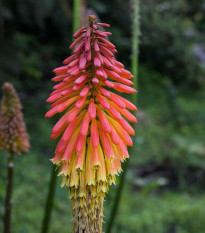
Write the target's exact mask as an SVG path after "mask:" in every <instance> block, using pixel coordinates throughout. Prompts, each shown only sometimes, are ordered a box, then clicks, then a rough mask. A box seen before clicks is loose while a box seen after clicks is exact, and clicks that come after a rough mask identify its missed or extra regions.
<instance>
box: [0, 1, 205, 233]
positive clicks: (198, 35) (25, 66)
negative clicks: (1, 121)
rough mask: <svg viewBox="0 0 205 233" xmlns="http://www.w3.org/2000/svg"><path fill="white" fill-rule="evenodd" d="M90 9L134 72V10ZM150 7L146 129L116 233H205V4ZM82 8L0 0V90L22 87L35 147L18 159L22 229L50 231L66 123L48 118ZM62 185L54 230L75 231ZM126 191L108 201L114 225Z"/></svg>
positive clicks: (17, 214) (143, 104) (143, 97)
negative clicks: (58, 70)
mask: <svg viewBox="0 0 205 233" xmlns="http://www.w3.org/2000/svg"><path fill="white" fill-rule="evenodd" d="M84 3H85V2H84ZM87 6H88V9H87V11H88V12H89V13H88V14H90V13H91V12H92V13H94V14H97V15H98V17H99V19H100V21H101V22H107V23H109V24H111V25H112V28H111V31H112V34H113V35H112V37H111V41H112V42H113V43H114V44H115V45H116V48H117V50H118V54H117V59H118V60H119V61H121V62H123V63H124V64H125V67H126V68H127V69H129V70H130V68H131V67H130V64H131V38H132V37H131V35H132V33H131V26H130V25H131V15H132V14H131V13H132V10H131V5H130V4H127V1H123V0H113V1H108V0H105V1H99V0H95V1H94V0H90V1H87ZM140 8H141V17H140V24H141V36H140V55H139V62H140V65H139V90H138V109H139V110H138V113H137V118H138V126H137V130H136V137H135V138H134V145H135V149H134V152H133V154H132V156H131V160H130V169H129V172H128V174H127V179H126V184H125V188H124V191H123V196H122V199H121V202H120V206H119V212H118V215H117V219H116V222H115V225H114V227H113V233H116V232H118V233H132V232H133V233H138V232H139V233H141V232H144V233H152V232H157V233H196V232H197V233H204V231H205V230H204V229H205V227H204V214H205V210H204V207H203V203H204V201H205V184H204V179H205V158H204V157H205V142H204V126H205V92H204V87H205V78H204V76H205V75H204V74H205V42H204V36H205V3H204V0H198V1H194V0H189V1H188V0H179V1H175V2H173V1H171V0H165V1H162V0H144V1H141V3H140ZM72 9H73V4H72V1H68V0H44V1H42V0H35V1H34V0H30V1H26V0H7V1H0V38H1V39H0V40H1V41H0V77H1V83H0V84H2V83H3V82H5V81H9V82H12V83H13V84H14V86H15V87H16V89H17V91H18V93H19V96H20V98H21V101H22V104H23V106H24V116H25V120H26V124H27V129H28V132H29V135H30V141H31V145H32V149H31V154H30V155H29V157H28V156H24V157H22V158H20V159H19V158H17V159H16V170H15V181H14V182H15V184H14V185H15V187H16V188H15V191H14V194H13V197H14V206H13V226H14V231H13V232H14V233H27V232H28V233H36V232H40V228H41V222H42V218H43V209H44V206H45V200H46V195H47V186H48V181H49V176H50V169H51V163H50V162H49V159H50V158H51V157H52V156H53V151H54V146H55V142H51V141H50V139H49V136H48V135H50V132H51V128H52V125H53V124H54V122H56V119H53V121H52V120H51V121H48V120H46V119H44V114H45V113H46V111H47V110H48V109H49V105H47V106H46V105H45V104H44V103H45V99H46V97H47V96H48V95H49V93H50V91H51V87H52V84H51V82H50V78H52V76H53V74H52V72H51V70H52V69H53V68H54V67H58V66H60V65H61V61H62V60H63V59H64V58H66V57H67V56H68V55H69V53H70V52H69V50H65V48H66V47H67V48H68V47H69V44H70V43H71V41H72V23H73V22H72V17H73V10H72ZM1 94H2V93H1ZM1 96H2V95H1ZM1 154H2V156H1V163H0V190H1V192H0V216H1V217H3V211H4V204H3V203H4V194H5V189H6V185H5V177H6V171H5V169H3V168H5V166H6V156H3V153H1ZM59 185H60V179H57V189H56V196H55V199H54V208H53V212H52V221H51V225H50V231H49V232H51V233H54V232H57V231H61V232H62V233H63V232H67V229H68V227H69V226H70V229H71V227H72V224H71V223H70V222H69V219H70V218H71V207H70V208H69V203H68V200H67V193H68V192H67V191H66V190H63V189H60V188H59V187H58V186H59ZM116 190H117V187H112V190H110V193H109V195H108V197H107V201H106V202H105V216H106V218H105V225H106V224H107V222H108V217H109V213H110V206H111V205H112V203H113V200H114V197H115V191H116ZM65 225H67V226H68V227H64V226H65ZM105 229H106V226H105ZM1 231H2V225H1V224H0V232H1Z"/></svg>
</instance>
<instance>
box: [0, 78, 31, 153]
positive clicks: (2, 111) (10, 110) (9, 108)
mask: <svg viewBox="0 0 205 233" xmlns="http://www.w3.org/2000/svg"><path fill="white" fill-rule="evenodd" d="M21 109H22V106H21V104H20V100H19V98H18V96H17V93H16V91H15V89H14V87H13V85H12V84H11V83H8V82H6V83H4V84H3V98H2V101H1V107H0V149H4V150H6V151H7V152H8V153H12V152H13V153H16V154H20V153H21V152H28V151H29V147H30V144H29V139H28V134H27V132H26V127H25V124H24V121H23V115H22V112H21Z"/></svg>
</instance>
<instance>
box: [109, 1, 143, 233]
mask: <svg viewBox="0 0 205 233" xmlns="http://www.w3.org/2000/svg"><path fill="white" fill-rule="evenodd" d="M131 3H132V10H133V17H132V33H133V35H132V36H133V37H132V62H131V66H132V67H131V70H132V74H133V75H134V79H133V82H134V88H135V89H137V88H138V48H139V8H140V0H131ZM132 102H133V103H134V104H135V105H137V94H133V95H132ZM133 127H135V125H133ZM132 151H133V150H132V148H129V154H131V153H132ZM128 166H129V160H128V161H126V163H124V164H123V173H122V174H121V176H120V181H119V186H118V189H117V191H116V196H115V199H114V203H113V207H112V210H111V213H110V219H109V221H108V225H107V231H106V233H111V232H112V228H113V226H114V222H115V218H116V216H117V212H118V208H119V203H120V198H121V196H122V191H123V187H124V183H125V179H126V173H127V170H128Z"/></svg>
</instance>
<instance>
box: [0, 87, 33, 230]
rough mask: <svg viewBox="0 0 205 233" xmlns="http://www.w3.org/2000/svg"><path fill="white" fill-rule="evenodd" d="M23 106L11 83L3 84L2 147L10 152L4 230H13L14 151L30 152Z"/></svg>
mask: <svg viewBox="0 0 205 233" xmlns="http://www.w3.org/2000/svg"><path fill="white" fill-rule="evenodd" d="M21 109H22V106H21V104H20V100H19V98H18V96H17V93H16V91H15V89H14V87H13V85H12V84H11V83H8V82H6V83H4V84H3V97H2V101H1V105H0V149H2V150H6V151H7V154H8V166H7V170H8V174H7V182H6V184H7V187H6V199H5V215H4V232H6V233H7V232H8V233H9V232H11V229H10V227H11V210H12V190H13V173H14V153H16V154H21V152H27V153H28V152H29V147H30V144H29V139H28V134H27V132H26V127H25V124H24V121H23V115H22V112H21Z"/></svg>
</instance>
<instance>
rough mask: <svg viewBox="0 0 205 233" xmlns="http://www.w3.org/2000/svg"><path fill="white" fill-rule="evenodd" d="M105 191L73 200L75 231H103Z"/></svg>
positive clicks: (76, 232)
mask: <svg viewBox="0 0 205 233" xmlns="http://www.w3.org/2000/svg"><path fill="white" fill-rule="evenodd" d="M103 202H104V193H101V194H100V195H97V196H96V197H92V196H91V195H90V194H89V191H88V194H87V197H86V198H85V197H78V198H77V199H73V200H72V207H73V232H74V233H91V232H92V233H102V223H103Z"/></svg>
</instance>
